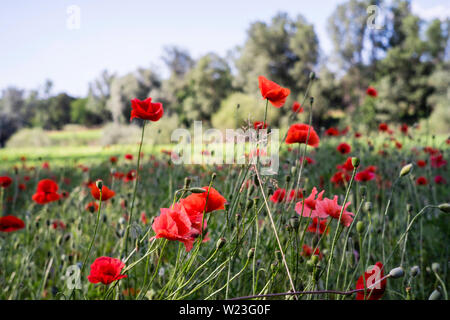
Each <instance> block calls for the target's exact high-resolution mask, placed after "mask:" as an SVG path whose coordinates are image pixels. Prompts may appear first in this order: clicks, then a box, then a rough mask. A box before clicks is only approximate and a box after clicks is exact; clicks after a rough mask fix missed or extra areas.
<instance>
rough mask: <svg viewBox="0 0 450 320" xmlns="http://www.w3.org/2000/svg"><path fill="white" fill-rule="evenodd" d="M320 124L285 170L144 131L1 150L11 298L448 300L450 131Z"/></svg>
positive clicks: (288, 147) (290, 149)
mask: <svg viewBox="0 0 450 320" xmlns="http://www.w3.org/2000/svg"><path fill="white" fill-rule="evenodd" d="M268 102H269V99H267V104H266V108H267V105H268ZM148 107H149V108H151V107H152V106H151V105H149V106H148ZM141 117H143V118H144V121H145V116H142V115H141ZM264 120H266V119H264ZM268 120H269V121H270V119H268ZM148 122H149V123H148V124H147V126H151V125H152V122H151V121H148ZM264 122H265V123H266V121H264ZM306 126H307V125H306ZM255 127H257V126H256V125H255ZM313 127H314V126H312V127H310V128H308V130H307V131H305V132H307V134H306V135H305V133H304V135H303V136H302V135H301V134H300V138H299V136H297V138H295V139H297V140H296V143H295V144H285V143H282V144H281V148H280V169H279V170H278V172H277V174H276V175H272V176H263V175H261V174H260V165H259V164H251V163H245V164H222V165H207V164H203V165H194V164H191V165H190V164H183V165H176V164H174V163H173V159H172V158H171V156H172V152H171V151H170V150H171V147H173V146H170V145H154V144H151V145H149V144H147V143H146V141H145V140H144V141H142V143H141V145H127V146H121V145H113V146H107V147H101V146H83V145H79V144H78V143H75V144H74V145H72V146H70V145H65V146H63V145H64V144H63V145H61V146H53V147H47V148H37V149H26V148H25V149H24V148H6V149H4V150H1V151H0V158H1V159H2V162H1V166H0V177H1V179H3V180H1V181H2V184H1V186H2V188H1V189H0V191H1V201H2V206H1V208H2V212H3V217H2V218H1V219H2V220H0V227H1V228H0V231H1V232H0V251H1V257H2V258H1V262H0V264H1V269H0V270H1V271H0V283H1V289H0V299H150V300H153V299H232V298H240V297H243V298H246V299H271V298H278V299H355V298H356V299H358V300H363V299H371V300H372V299H380V298H382V299H402V300H403V299H406V300H412V299H448V293H447V285H446V284H447V283H448V259H449V247H448V243H449V231H450V230H449V216H448V212H449V205H448V204H446V201H448V194H449V187H448V184H447V182H446V179H448V177H449V175H448V166H447V161H446V160H445V159H447V158H448V156H449V147H448V146H449V139H448V137H446V136H443V135H439V136H434V135H431V134H428V132H427V131H426V130H425V129H424V128H422V127H420V126H416V127H409V128H408V127H406V129H405V126H403V127H388V126H387V125H386V127H384V126H382V125H380V127H379V131H378V132H377V133H376V134H362V133H357V132H354V131H353V130H352V128H345V129H343V130H338V129H337V128H329V129H327V130H326V131H323V132H320V144H319V141H318V139H319V134H316V132H315V131H314V129H313ZM291 128H292V127H291ZM289 130H291V129H289ZM59 135H60V136H59V139H60V140H64V139H65V138H64V137H66V139H67V137H72V138H73V135H71V134H70V133H68V134H67V133H60V134H59ZM84 135H86V133H85V134H84ZM81 136H83V134H82V135H81ZM87 136H88V137H90V138H92V137H93V136H95V133H89V134H87ZM287 136H288V138H289V137H291V136H290V135H289V134H288V135H287ZM302 139H304V140H302ZM310 139H311V140H310ZM314 139H317V143H315V142H313V143H311V141H312V140H314ZM286 141H287V140H286ZM81 144H82V143H81ZM311 144H312V146H311ZM297 145H298V147H297ZM308 145H310V146H308ZM203 147H204V148H203V150H202V154H203V157H206V158H207V157H211V154H210V153H209V152H208V147H209V146H208V144H205V145H204V146H203ZM301 159H305V160H304V161H301ZM6 177H9V178H10V181H9V183H8V180H7V179H6ZM42 181H44V183H43V182H42ZM49 181H50V182H49ZM105 186H106V189H105ZM111 190H113V191H111ZM344 204H345V205H344ZM199 206H200V208H199ZM10 216H14V217H15V219H16V220H14V221H10V220H8V218H7V217H10ZM17 219H18V220H17ZM101 257H102V258H101ZM363 275H364V277H363ZM374 277H375V278H374ZM364 279H366V281H364ZM374 279H375V280H374ZM369 280H370V281H369ZM294 293H295V294H294Z"/></svg>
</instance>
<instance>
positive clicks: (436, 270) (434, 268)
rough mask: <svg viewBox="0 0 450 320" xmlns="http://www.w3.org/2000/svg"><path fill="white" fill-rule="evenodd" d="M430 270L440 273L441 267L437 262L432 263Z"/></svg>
mask: <svg viewBox="0 0 450 320" xmlns="http://www.w3.org/2000/svg"><path fill="white" fill-rule="evenodd" d="M431 270H433V271H434V272H436V273H438V272H439V271H441V265H440V264H439V263H437V262H434V263H433V264H432V265H431Z"/></svg>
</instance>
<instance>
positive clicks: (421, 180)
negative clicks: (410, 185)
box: [416, 177, 428, 186]
mask: <svg viewBox="0 0 450 320" xmlns="http://www.w3.org/2000/svg"><path fill="white" fill-rule="evenodd" d="M427 184H428V180H427V178H425V177H418V178H417V180H416V185H418V186H426V185H427Z"/></svg>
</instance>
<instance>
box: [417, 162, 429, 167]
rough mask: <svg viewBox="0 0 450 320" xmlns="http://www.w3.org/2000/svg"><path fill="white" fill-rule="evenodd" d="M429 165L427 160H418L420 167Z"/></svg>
mask: <svg viewBox="0 0 450 320" xmlns="http://www.w3.org/2000/svg"><path fill="white" fill-rule="evenodd" d="M426 165H427V162H426V161H425V160H417V166H418V167H420V168H423V167H425V166H426Z"/></svg>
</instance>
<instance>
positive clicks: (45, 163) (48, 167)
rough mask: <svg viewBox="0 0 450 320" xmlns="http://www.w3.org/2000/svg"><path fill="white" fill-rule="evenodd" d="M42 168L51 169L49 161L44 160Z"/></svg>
mask: <svg viewBox="0 0 450 320" xmlns="http://www.w3.org/2000/svg"><path fill="white" fill-rule="evenodd" d="M42 169H46V170H48V169H50V165H49V163H48V162H44V163H43V164H42Z"/></svg>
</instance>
